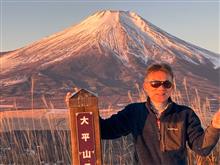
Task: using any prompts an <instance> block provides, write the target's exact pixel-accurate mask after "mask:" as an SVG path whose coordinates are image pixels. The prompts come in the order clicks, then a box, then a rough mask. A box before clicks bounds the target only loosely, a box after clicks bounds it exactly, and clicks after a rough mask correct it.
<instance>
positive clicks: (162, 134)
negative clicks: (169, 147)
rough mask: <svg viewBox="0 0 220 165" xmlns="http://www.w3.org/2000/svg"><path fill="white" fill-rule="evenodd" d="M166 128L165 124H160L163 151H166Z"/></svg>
mask: <svg viewBox="0 0 220 165" xmlns="http://www.w3.org/2000/svg"><path fill="white" fill-rule="evenodd" d="M164 129H165V127H164V124H162V123H161V122H160V148H161V151H163V152H164V151H165V133H164V132H165V130H164Z"/></svg>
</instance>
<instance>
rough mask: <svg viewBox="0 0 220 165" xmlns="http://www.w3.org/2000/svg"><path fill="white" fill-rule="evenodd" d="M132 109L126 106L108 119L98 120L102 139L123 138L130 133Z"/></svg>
mask: <svg viewBox="0 0 220 165" xmlns="http://www.w3.org/2000/svg"><path fill="white" fill-rule="evenodd" d="M132 111H133V110H132V109H131V108H130V106H129V105H128V106H126V107H125V108H124V109H123V110H122V111H119V112H118V113H117V114H114V115H112V116H111V117H110V118H108V119H102V118H101V117H99V119H100V129H101V138H102V139H115V138H119V137H121V136H125V135H127V134H129V133H130V132H131V129H132V128H131V127H132V124H131V122H132V121H131V120H132Z"/></svg>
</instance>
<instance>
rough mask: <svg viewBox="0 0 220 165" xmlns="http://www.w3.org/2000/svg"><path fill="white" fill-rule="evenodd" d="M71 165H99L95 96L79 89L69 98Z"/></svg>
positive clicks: (98, 136) (99, 147) (99, 142)
mask: <svg viewBox="0 0 220 165" xmlns="http://www.w3.org/2000/svg"><path fill="white" fill-rule="evenodd" d="M69 123H70V131H71V149H72V165H101V162H102V161H101V140H100V128H99V110H98V98H97V95H96V94H94V93H92V92H90V91H87V90H85V89H81V90H79V91H78V92H76V93H73V94H72V96H71V97H70V98H69Z"/></svg>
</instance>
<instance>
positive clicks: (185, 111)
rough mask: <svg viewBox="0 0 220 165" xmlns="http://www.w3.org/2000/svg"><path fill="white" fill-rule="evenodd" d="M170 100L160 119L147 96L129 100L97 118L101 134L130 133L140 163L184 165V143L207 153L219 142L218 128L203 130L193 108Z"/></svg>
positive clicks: (185, 159)
mask: <svg viewBox="0 0 220 165" xmlns="http://www.w3.org/2000/svg"><path fill="white" fill-rule="evenodd" d="M169 101H170V104H169V106H168V108H167V109H166V110H165V111H164V112H163V113H162V114H161V116H160V118H159V119H157V118H156V115H155V114H154V112H153V111H152V110H151V108H150V101H149V99H148V101H147V102H143V103H133V104H129V105H128V106H126V107H125V108H124V109H123V110H122V111H120V112H118V113H117V114H115V115H112V116H111V117H110V118H108V119H101V118H100V127H101V137H102V138H103V139H114V138H118V137H121V136H125V135H128V134H129V133H132V135H133V137H134V143H135V150H136V155H137V161H138V164H140V165H148V164H154V165H186V164H187V149H186V144H187V143H188V146H189V147H190V148H191V149H192V150H193V151H195V152H196V153H197V154H199V155H202V156H206V155H208V154H209V153H210V152H211V150H212V149H213V148H214V146H215V145H216V143H217V142H218V139H219V135H220V130H219V129H215V128H213V127H212V126H211V125H210V126H208V127H207V129H206V130H205V131H204V130H203V128H202V126H201V122H200V120H199V118H198V116H197V115H196V114H195V112H194V111H193V110H192V109H190V108H189V107H186V106H183V105H178V104H176V103H174V102H172V100H171V99H169ZM158 120H159V121H160V122H159V123H160V127H159V126H158V125H157V123H158Z"/></svg>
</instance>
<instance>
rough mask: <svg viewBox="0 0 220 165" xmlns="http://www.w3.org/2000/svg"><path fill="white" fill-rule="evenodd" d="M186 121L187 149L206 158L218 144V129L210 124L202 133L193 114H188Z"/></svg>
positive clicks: (199, 124)
mask: <svg viewBox="0 0 220 165" xmlns="http://www.w3.org/2000/svg"><path fill="white" fill-rule="evenodd" d="M188 119H189V120H188V126H187V138H188V144H189V147H190V148H191V149H192V150H193V151H195V152H196V153H197V154H199V155H201V156H207V155H208V154H209V153H210V152H211V151H212V149H213V148H214V147H215V145H216V144H217V142H218V139H219V135H220V129H218V128H215V127H213V124H211V125H210V126H208V127H207V128H206V130H205V131H204V130H203V128H202V126H201V122H200V120H199V118H198V116H197V115H196V114H195V112H192V113H190V115H189V118H188ZM214 124H215V122H214Z"/></svg>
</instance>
